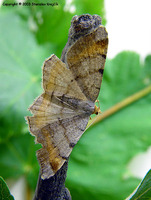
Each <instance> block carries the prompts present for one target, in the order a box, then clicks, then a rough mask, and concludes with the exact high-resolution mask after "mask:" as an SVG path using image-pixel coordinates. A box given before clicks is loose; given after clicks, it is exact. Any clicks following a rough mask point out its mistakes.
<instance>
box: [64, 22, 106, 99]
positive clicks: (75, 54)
mask: <svg viewBox="0 0 151 200" xmlns="http://www.w3.org/2000/svg"><path fill="white" fill-rule="evenodd" d="M107 47H108V34H107V31H106V29H105V27H103V26H102V25H101V26H99V27H98V28H97V29H96V30H95V31H93V32H91V33H89V34H87V35H85V36H82V37H80V38H79V39H78V40H77V41H76V42H75V43H74V44H73V45H72V46H71V47H70V49H69V51H68V52H67V55H66V64H67V65H68V68H69V69H70V70H71V71H72V74H73V76H74V79H75V80H76V81H77V83H78V85H79V87H80V88H81V90H82V92H83V94H84V95H85V96H86V97H87V99H89V100H91V101H92V102H95V100H96V99H97V97H98V95H99V91H100V87H101V81H102V76H103V70H104V65H105V60H106V54H107Z"/></svg>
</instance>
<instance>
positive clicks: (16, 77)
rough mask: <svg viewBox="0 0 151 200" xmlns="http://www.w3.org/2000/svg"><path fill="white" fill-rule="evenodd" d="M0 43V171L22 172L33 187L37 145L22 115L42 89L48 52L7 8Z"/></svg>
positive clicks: (0, 22)
mask: <svg viewBox="0 0 151 200" xmlns="http://www.w3.org/2000/svg"><path fill="white" fill-rule="evenodd" d="M6 24H9V26H6ZM0 46H1V48H0V60H1V65H0V80H1V84H0V94H1V96H0V123H1V126H0V145H1V154H0V172H1V175H2V176H3V177H4V178H19V176H22V175H25V176H26V178H27V180H28V184H30V186H31V187H33V188H35V186H36V180H37V176H38V170H39V165H38V162H37V159H36V153H35V152H36V150H37V148H38V147H37V146H36V145H35V143H34V137H32V136H31V135H30V134H29V132H28V126H27V124H26V121H25V119H24V117H25V116H26V115H29V112H27V108H28V107H29V105H31V104H32V102H33V100H34V99H35V98H36V97H37V96H38V95H39V94H40V93H41V92H42V89H41V71H42V69H41V66H42V64H43V62H44V60H45V59H46V58H47V57H48V56H49V53H50V52H49V51H47V48H45V47H41V46H39V45H38V44H37V43H36V40H35V39H34V37H33V34H31V32H30V31H29V29H28V25H27V23H25V22H24V21H22V20H21V18H20V17H19V16H17V15H15V14H14V13H13V12H11V11H10V12H9V13H8V12H6V11H4V12H3V11H2V12H1V13H0Z"/></svg>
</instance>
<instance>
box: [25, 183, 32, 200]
mask: <svg viewBox="0 0 151 200" xmlns="http://www.w3.org/2000/svg"><path fill="white" fill-rule="evenodd" d="M31 199H32V192H31V189H30V187H29V185H28V183H26V200H31Z"/></svg>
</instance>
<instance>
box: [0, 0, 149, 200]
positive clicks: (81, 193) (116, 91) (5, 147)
mask: <svg viewBox="0 0 151 200" xmlns="http://www.w3.org/2000/svg"><path fill="white" fill-rule="evenodd" d="M4 2H7V3H8V2H10V3H11V2H14V1H4ZM34 2H39V3H41V2H45V1H40V0H35V1H34ZM46 2H51V3H52V1H46ZM53 2H57V3H58V6H53V7H51V6H14V7H12V6H1V8H0V175H1V176H2V177H3V178H4V179H5V180H6V182H7V180H8V179H14V180H18V179H19V178H20V177H22V176H23V177H25V180H26V184H27V188H28V192H29V190H31V191H34V190H35V187H36V183H37V178H38V173H39V165H38V162H37V159H36V153H35V152H36V150H37V149H38V148H39V145H35V143H34V137H33V136H31V135H30V134H29V131H28V126H27V124H26V122H25V119H24V117H25V116H27V115H29V114H30V113H29V112H28V111H27V108H28V107H29V105H31V104H32V102H33V100H34V99H35V98H36V97H37V96H39V95H40V94H41V92H42V88H41V77H42V70H41V68H42V64H43V62H44V60H45V59H46V58H48V57H49V56H50V55H51V54H53V53H54V54H56V55H57V56H58V57H60V56H61V52H62V50H63V48H64V46H65V44H66V42H67V39H68V30H69V27H70V22H71V19H72V17H73V16H74V15H75V14H76V15H80V14H84V13H89V14H98V15H100V16H101V17H102V20H103V24H104V25H105V24H106V19H105V9H104V1H101V0H93V1H92V0H87V1H86V0H83V1H80V0H73V1H72V3H71V4H70V5H67V4H66V2H65V0H57V1H53ZM73 6H75V8H76V10H75V11H74V9H72V8H73ZM71 11H72V12H71ZM150 84H151V55H147V56H146V58H145V60H144V62H140V56H139V55H138V54H137V53H135V52H121V53H119V54H118V55H117V56H116V57H115V58H113V59H107V62H106V66H105V72H104V77H103V82H102V87H101V92H100V95H99V98H98V99H99V100H100V104H101V110H102V111H105V110H107V109H109V108H110V107H111V106H114V105H115V104H116V103H118V102H120V101H122V100H124V99H125V98H127V97H128V96H130V95H132V94H135V93H136V92H138V91H140V90H141V89H143V88H145V87H147V86H148V85H150ZM150 145H151V94H149V95H146V96H145V97H143V98H140V99H139V100H138V101H136V102H134V103H133V104H131V105H129V106H127V107H126V108H124V109H122V110H120V111H118V112H117V113H115V114H114V115H112V116H110V117H108V118H106V119H105V120H103V121H101V122H100V123H98V124H96V125H95V126H93V127H91V128H89V129H88V130H87V131H86V132H85V133H84V135H83V136H82V138H81V139H80V141H79V142H78V144H77V145H76V147H75V148H74V150H73V152H72V154H71V157H70V161H69V169H68V176H67V180H66V186H67V187H68V188H69V190H70V192H71V195H72V199H73V200H77V199H78V200H92V199H95V200H100V199H103V200H120V199H124V198H126V197H127V196H129V194H130V193H131V192H132V191H133V190H134V189H135V188H136V186H137V185H138V183H139V182H140V179H137V178H134V177H133V175H132V174H131V172H130V171H129V169H128V167H127V166H128V163H129V162H130V160H131V159H132V158H133V157H134V156H135V155H137V154H138V153H139V152H144V151H146V150H147V149H148V147H149V146H150ZM29 193H30V192H29Z"/></svg>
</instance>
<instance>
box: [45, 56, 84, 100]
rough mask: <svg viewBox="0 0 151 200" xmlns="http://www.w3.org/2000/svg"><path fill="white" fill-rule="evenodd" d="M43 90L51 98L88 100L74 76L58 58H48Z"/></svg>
mask: <svg viewBox="0 0 151 200" xmlns="http://www.w3.org/2000/svg"><path fill="white" fill-rule="evenodd" d="M43 88H44V91H45V92H46V93H48V94H49V95H50V96H52V94H53V95H55V96H62V95H63V96H65V97H70V98H76V99H81V100H87V99H86V97H85V95H84V94H83V93H82V91H81V89H80V87H79V86H78V84H77V82H76V81H75V79H74V77H73V74H72V73H71V71H70V70H69V69H67V68H66V66H65V64H64V63H63V62H62V61H61V60H60V59H59V58H58V57H57V56H56V55H52V56H51V57H50V58H48V59H47V60H46V61H45V63H44V66H43Z"/></svg>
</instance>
